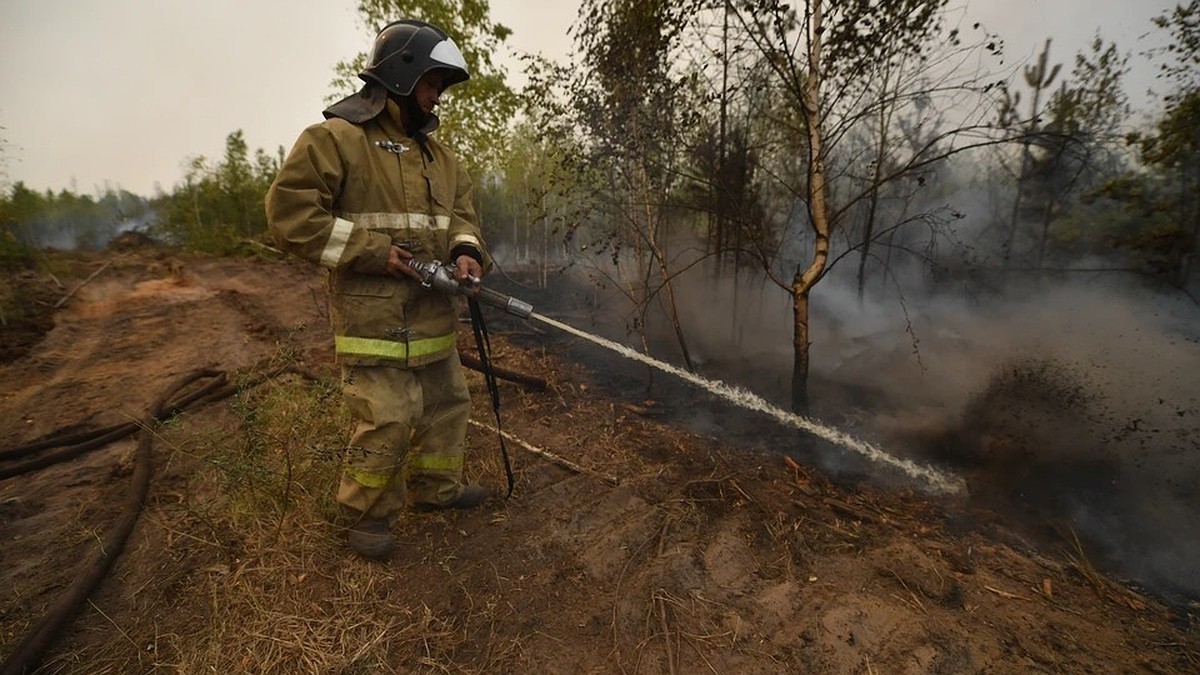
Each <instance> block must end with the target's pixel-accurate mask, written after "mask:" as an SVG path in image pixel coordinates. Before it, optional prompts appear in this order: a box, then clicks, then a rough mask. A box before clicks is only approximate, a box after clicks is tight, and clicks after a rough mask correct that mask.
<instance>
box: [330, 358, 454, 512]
mask: <svg viewBox="0 0 1200 675" xmlns="http://www.w3.org/2000/svg"><path fill="white" fill-rule="evenodd" d="M342 380H343V393H344V395H345V400H346V406H347V408H348V409H349V411H350V414H351V417H352V418H353V419H354V421H355V429H354V432H353V433H352V435H351V439H350V443H349V448H348V449H347V451H346V465H345V469H344V471H343V474H342V480H341V485H340V487H339V489H338V501H339V502H341V503H342V504H345V505H347V506H350V507H352V508H354V509H357V510H359V511H362V512H366V513H368V514H369V515H371V516H372V517H377V518H384V517H386V518H389V519H390V518H392V517H394V516H395V514H396V513H398V512H399V511H400V510H401V509H403V508H404V507H405V506H406V504H407V501H414V502H420V503H429V504H446V503H449V502H451V501H453V500H454V499H456V498H457V497H458V495H459V493H460V492H461V491H462V467H463V444H464V442H465V440H466V434H467V420H468V419H469V417H470V414H471V400H470V393H469V392H468V390H467V381H466V377H465V376H464V375H463V371H462V366H461V365H460V363H459V360H458V353H457V352H453V351H452V352H451V355H450V357H449V358H445V359H442V360H440V361H436V362H434V363H431V364H429V365H427V366H423V367H420V368H411V369H408V368H392V367H387V366H371V367H366V366H346V367H343V369H342ZM410 449H411V451H410Z"/></svg>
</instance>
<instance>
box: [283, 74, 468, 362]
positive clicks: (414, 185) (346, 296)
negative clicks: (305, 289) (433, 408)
mask: <svg viewBox="0 0 1200 675" xmlns="http://www.w3.org/2000/svg"><path fill="white" fill-rule="evenodd" d="M325 115H326V117H327V118H328V119H326V120H325V121H324V122H321V123H319V124H314V125H312V126H310V127H308V128H307V129H305V130H304V132H303V133H302V134H301V135H300V137H299V139H298V140H297V141H296V144H295V146H294V147H293V148H292V150H291V152H290V153H289V154H288V156H287V158H286V159H285V160H284V162H283V165H282V166H281V167H280V171H279V174H278V176H277V177H276V179H275V182H274V183H273V184H272V185H271V188H270V189H269V190H268V192H267V198H266V209H267V222H268V226H269V228H270V231H271V233H272V234H273V235H274V237H275V238H276V240H277V241H278V243H279V245H280V247H282V248H283V249H284V250H286V251H288V252H290V253H293V254H295V255H298V256H300V257H302V258H305V259H307V260H309V261H312V262H315V263H318V264H320V265H321V266H323V267H325V268H327V269H328V270H329V274H328V277H327V281H328V286H329V293H330V318H331V321H332V324H333V333H334V338H335V346H336V350H337V355H338V359H339V361H340V362H341V363H342V364H344V365H351V366H373V365H393V366H401V367H416V366H421V365H424V364H427V363H431V362H433V361H437V360H439V359H443V358H445V357H447V356H448V355H449V354H450V353H451V352H452V351H454V349H455V325H456V312H455V308H454V306H453V304H452V303H453V300H452V298H450V297H449V296H447V295H444V294H442V293H438V292H436V291H434V290H431V289H426V288H422V287H421V285H420V284H419V283H418V282H416V281H414V280H412V279H410V278H408V277H403V278H397V277H395V276H392V275H389V274H388V273H387V272H386V271H385V270H386V267H385V266H386V263H387V259H388V251H389V248H390V247H391V246H392V244H393V243H396V244H402V245H404V246H405V247H406V248H408V249H409V250H411V251H413V252H414V253H415V254H416V255H417V257H418V258H422V259H429V258H433V259H437V260H441V261H445V262H451V261H452V256H454V257H456V256H457V255H459V254H462V253H467V254H469V255H472V256H473V257H475V258H476V259H477V260H479V261H480V262H481V263H482V264H483V265H484V266H485V268H486V267H487V266H488V262H489V261H488V260H487V259H486V255H487V254H486V249H485V247H484V245H483V242H482V237H481V234H480V231H479V228H478V226H477V224H476V222H477V221H476V217H475V210H474V206H473V205H472V202H471V189H472V188H471V181H470V178H469V177H468V176H467V174H466V172H465V171H464V170H463V169H462V167H461V166H460V165H459V163H458V160H457V159H456V158H455V157H454V155H453V154H452V153H451V152H450V151H448V150H447V149H446V148H444V147H443V146H442V145H440V144H439V143H438V142H437V141H436V140H434V139H432V138H429V137H428V136H427V133H428V132H429V131H432V128H434V127H436V122H437V119H436V117H433V118H432V119H431V124H427V125H426V128H425V129H423V130H422V131H420V132H417V133H415V134H413V135H409V134H408V132H406V130H405V128H404V125H403V124H402V122H401V117H400V110H399V107H398V106H397V104H396V102H395V101H393V100H391V99H388V98H387V97H386V95H384V94H381V93H380V92H379V91H378V90H372V88H371V87H367V88H364V90H363V92H361V93H360V94H356V95H354V96H351V97H348V98H347V99H345V100H343V101H342V102H340V103H339V104H336V105H334V106H332V107H330V108H329V109H327V110H326V111H325Z"/></svg>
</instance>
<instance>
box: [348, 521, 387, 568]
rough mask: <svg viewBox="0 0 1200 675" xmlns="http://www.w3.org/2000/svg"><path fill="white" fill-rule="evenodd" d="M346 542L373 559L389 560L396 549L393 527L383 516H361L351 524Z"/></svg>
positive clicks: (362, 554) (364, 555)
mask: <svg viewBox="0 0 1200 675" xmlns="http://www.w3.org/2000/svg"><path fill="white" fill-rule="evenodd" d="M346 542H347V543H348V544H350V548H351V549H352V550H353V551H354V552H355V553H357V554H359V555H361V556H362V557H364V558H370V559H372V560H387V559H388V558H390V557H392V553H394V552H395V551H396V540H395V539H393V538H392V529H391V527H389V526H388V521H386V520H384V519H382V518H371V517H370V516H365V515H364V516H363V517H361V518H359V519H358V520H357V521H355V522H354V524H353V525H351V526H350V530H349V532H348V533H347V534H346Z"/></svg>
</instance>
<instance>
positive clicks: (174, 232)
mask: <svg viewBox="0 0 1200 675" xmlns="http://www.w3.org/2000/svg"><path fill="white" fill-rule="evenodd" d="M281 152H282V151H280V153H281ZM279 156H280V155H279V153H277V155H276V156H275V157H272V156H270V155H268V154H267V153H266V152H264V151H263V150H262V149H259V150H256V151H255V154H254V161H251V159H250V150H249V147H248V145H247V144H246V140H245V135H244V134H243V132H242V130H240V129H239V130H237V131H234V132H232V133H230V134H229V135H228V136H226V138H225V153H224V155H223V156H222V158H221V160H220V161H219V162H217V163H216V164H210V162H209V160H208V159H207V158H205V157H204V156H202V155H198V156H195V157H192V158H190V159H189V160H188V164H187V171H186V172H185V173H184V178H183V182H182V184H180V185H177V186H176V187H175V190H174V191H173V192H172V193H171V194H170V195H169V196H167V197H166V198H165V199H164V200H163V201H162V203H161V204H160V205H159V210H160V212H159V220H158V224H157V229H158V230H159V231H161V232H163V233H164V234H166V235H167V236H168V237H169V238H170V239H172V240H173V241H175V242H176V243H178V244H179V245H181V246H184V247H187V248H191V249H194V250H199V251H207V252H211V253H232V252H234V251H236V250H238V249H239V248H240V247H241V245H242V242H243V241H244V240H246V239H252V238H255V237H258V236H261V235H262V234H263V233H264V232H265V231H266V226H267V224H266V215H265V213H264V212H263V209H262V203H263V199H264V198H265V196H266V193H267V188H268V187H270V185H271V181H273V180H274V178H275V174H276V172H278V170H279V164H280V159H279Z"/></svg>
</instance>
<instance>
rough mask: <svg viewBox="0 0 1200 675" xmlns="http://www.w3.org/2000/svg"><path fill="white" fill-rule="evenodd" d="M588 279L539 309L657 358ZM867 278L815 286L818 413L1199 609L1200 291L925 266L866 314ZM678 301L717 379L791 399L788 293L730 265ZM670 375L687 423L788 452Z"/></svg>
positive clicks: (707, 272)
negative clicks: (1198, 298)
mask: <svg viewBox="0 0 1200 675" xmlns="http://www.w3.org/2000/svg"><path fill="white" fill-rule="evenodd" d="M578 269H579V270H580V271H579V273H578V274H575V275H574V276H575V282H574V283H572V281H571V278H572V274H556V275H554V280H555V281H554V284H552V285H553V286H554V289H547V291H545V292H544V294H543V295H541V296H540V297H539V298H538V301H535V302H534V304H535V308H537V309H538V310H539V311H540V310H541V309H543V308H545V309H547V310H548V311H549V312H550V313H551V314H552V315H554V316H557V317H559V318H563V319H564V320H566V321H567V322H568V323H572V324H573V325H576V326H579V327H583V328H586V329H587V330H591V331H593V332H597V333H601V334H605V336H606V337H609V338H612V339H617V340H620V341H624V342H625V343H626V344H629V345H631V346H634V347H635V348H637V349H639V350H640V347H641V346H640V344H639V341H638V340H636V339H635V338H634V337H633V334H632V333H630V332H629V331H628V327H629V326H630V320H629V313H628V309H627V305H626V304H625V303H624V302H623V301H622V299H621V298H620V297H619V296H620V294H619V293H616V292H614V289H613V288H612V287H611V285H609V287H607V288H601V287H600V286H599V285H597V283H596V282H597V277H596V276H595V272H592V273H587V271H586V269H587V268H578ZM852 272H853V269H852V266H851V265H841V266H839V267H838V268H836V269H835V270H834V271H833V272H832V273H831V274H830V275H829V276H827V277H826V278H825V279H823V280H822V281H821V283H820V284H818V286H817V287H816V288H815V290H814V291H813V294H812V309H811V317H810V319H811V321H810V332H811V340H812V345H811V348H810V356H811V371H810V377H809V394H810V399H811V403H812V410H811V413H812V415H813V417H814V418H815V419H817V420H820V421H821V422H822V423H827V424H830V425H833V426H834V427H837V428H838V429H842V430H844V431H846V432H848V433H851V434H854V435H855V436H857V437H859V438H863V439H865V440H867V441H869V442H872V443H875V444H877V445H879V446H880V447H881V448H882V449H883V450H884V451H886V452H888V453H892V454H896V455H898V456H901V457H908V458H911V459H913V460H914V461H917V462H921V463H932V464H933V465H935V466H943V467H946V468H948V469H949V470H951V471H954V472H958V473H960V475H962V476H963V477H964V478H965V479H966V480H967V481H968V489H969V491H970V493H971V503H972V505H974V506H976V507H983V508H987V509H989V510H993V511H995V512H998V513H1000V514H1001V515H1002V516H1004V517H1005V518H1006V519H1007V522H1009V523H1011V524H1012V526H1013V527H1014V528H1017V529H1019V530H1021V531H1023V532H1025V533H1026V534H1027V535H1029V536H1034V537H1039V538H1040V540H1041V541H1042V542H1043V544H1049V545H1051V546H1052V547H1055V546H1057V547H1061V548H1063V549H1070V548H1071V547H1072V544H1071V543H1070V541H1071V535H1070V532H1072V531H1073V532H1075V533H1077V534H1078V535H1079V537H1080V539H1081V540H1082V542H1083V544H1084V547H1085V551H1086V553H1087V554H1088V555H1089V557H1090V558H1091V559H1092V560H1093V562H1096V563H1097V564H1098V565H1100V566H1102V567H1104V568H1105V569H1108V570H1109V571H1112V572H1115V573H1117V574H1118V575H1121V576H1124V577H1126V578H1128V579H1131V580H1133V581H1135V582H1137V583H1140V584H1142V585H1144V586H1146V587H1148V588H1150V589H1152V590H1153V591H1155V592H1157V593H1158V594H1160V595H1162V596H1164V597H1167V598H1173V599H1179V598H1196V597H1200V577H1197V576H1196V575H1195V574H1194V571H1193V570H1194V560H1196V559H1200V519H1198V518H1196V514H1198V513H1200V489H1197V488H1200V388H1198V387H1197V385H1196V373H1200V311H1198V310H1197V307H1196V305H1195V304H1194V303H1193V302H1192V301H1191V300H1190V299H1188V298H1187V297H1186V296H1183V295H1182V294H1179V295H1173V294H1170V293H1165V292H1161V291H1158V290H1155V289H1152V288H1149V287H1145V286H1142V285H1141V284H1140V282H1139V281H1138V279H1137V278H1136V277H1133V276H1132V275H1124V274H1120V273H1107V274H1101V273H1098V274H1089V275H1075V276H1074V277H1072V278H1063V277H1058V278H1051V277H1049V276H1044V277H1041V278H1031V279H1028V280H1027V281H1026V282H1025V283H1023V284H1014V283H1011V281H1010V282H1009V283H1008V284H1007V288H1008V289H1009V290H1008V291H1007V292H1005V293H1000V292H997V291H994V290H984V291H982V292H980V291H977V290H976V289H978V288H979V287H975V289H970V290H972V292H963V290H964V289H968V286H967V284H965V283H964V284H957V285H948V284H946V283H945V280H944V279H933V278H931V277H930V276H929V275H928V274H925V273H922V272H921V270H920V269H919V268H918V267H916V266H914V267H913V268H912V269H911V270H908V271H904V270H903V269H900V268H898V269H897V277H898V278H897V279H896V282H895V285H893V286H892V287H891V289H890V291H889V292H886V293H881V292H879V289H880V286H879V285H876V286H875V288H874V289H873V291H871V290H869V292H868V293H867V294H866V295H865V297H864V299H863V300H862V301H861V302H860V300H859V298H858V290H857V283H856V279H854V278H853V274H852ZM876 283H877V282H876ZM948 286H953V291H952V292H947V291H946V290H945V289H946V288H947V287H948ZM901 288H902V289H903V290H899V289H901ZM563 289H570V290H566V291H564V290H563ZM675 291H676V299H677V302H678V308H679V312H680V322H681V325H682V328H683V331H684V335H685V339H686V341H687V346H688V349H689V351H690V353H691V355H692V357H693V361H694V363H695V364H696V366H697V370H698V372H699V373H700V374H701V375H703V376H705V377H709V378H715V379H720V380H722V381H724V382H728V383H730V384H733V385H736V386H739V387H742V388H745V389H747V390H749V391H751V392H754V393H755V394H757V395H759V396H761V397H763V398H764V399H766V400H769V401H771V402H772V403H774V404H775V405H778V406H780V407H787V406H788V405H789V403H790V400H789V390H788V389H789V383H790V380H791V369H792V346H791V343H792V319H793V317H792V308H791V300H790V296H789V295H788V293H787V292H786V291H785V290H783V289H781V288H778V287H777V286H775V285H774V284H772V283H770V282H766V281H764V279H763V276H762V274H761V273H749V272H747V273H743V274H741V275H738V276H735V275H734V273H733V272H732V271H731V268H730V267H721V266H719V265H717V264H716V263H705V264H701V265H697V266H695V267H693V268H692V269H690V270H689V271H688V272H686V273H684V274H683V275H681V276H679V277H677V278H676V279H675ZM512 292H514V294H516V295H518V297H522V296H523V295H524V294H526V293H529V292H530V289H513V291H512ZM560 296H561V297H560ZM563 302H566V303H571V304H572V305H573V308H570V307H567V306H565V305H563V304H561V303H563ZM663 316H664V315H663V313H662V312H659V311H656V312H652V313H651V314H650V319H651V320H650V322H649V323H648V324H647V325H646V326H645V328H646V330H647V335H648V338H649V341H650V345H651V352H652V353H653V354H654V355H655V356H657V357H659V358H660V359H664V360H667V361H670V362H672V363H675V364H680V363H681V359H680V357H679V354H680V349H679V347H678V344H677V340H676V338H675V334H674V330H673V327H672V326H671V324H670V322H668V321H666V320H664V319H663ZM589 358H591V359H595V362H597V363H603V370H602V372H604V378H605V379H608V380H612V381H620V382H622V383H625V384H626V385H628V383H629V382H631V381H637V380H639V379H640V380H645V379H646V377H647V375H646V373H645V371H644V370H642V371H641V372H639V371H638V370H637V369H636V367H634V368H633V369H632V370H631V371H622V370H621V369H622V368H624V367H625V365H624V364H621V363H617V361H619V360H618V359H615V358H614V357H612V356H610V355H595V354H593V355H591V356H590V357H589ZM622 372H623V373H624V374H622ZM631 373H632V374H631ZM662 379H664V378H662V377H661V376H660V377H659V379H658V384H656V385H655V387H656V388H657V389H658V392H659V394H658V395H659V397H660V398H661V399H663V400H671V399H672V397H678V398H679V400H680V401H681V402H682V403H681V405H680V406H679V407H678V408H677V409H676V410H677V412H678V413H679V414H680V415H685V416H686V417H685V418H683V420H682V421H686V422H688V423H691V424H699V425H702V426H703V428H704V429H705V430H707V431H709V432H712V433H722V432H723V433H727V434H729V433H732V434H735V435H737V436H738V439H737V440H738V442H747V441H750V440H752V438H753V435H754V434H758V435H760V436H764V437H767V438H768V439H769V440H770V442H776V441H777V440H778V438H777V437H773V436H772V435H771V432H770V430H768V429H765V428H764V425H762V423H761V421H758V422H757V424H756V425H755V424H745V425H743V424H740V423H738V422H737V421H736V420H731V417H733V415H731V414H729V413H728V412H714V411H713V410H712V409H709V408H708V407H706V406H704V405H698V404H697V400H696V399H695V398H689V396H690V395H689V394H686V393H684V394H680V389H673V390H672V389H668V388H667V387H669V386H670V385H669V384H668V383H665V382H662ZM630 393H632V392H630ZM634 395H636V394H634ZM677 421H680V420H677ZM767 426H769V425H767ZM846 455H847V453H840V454H839V453H829V454H825V455H822V456H820V457H819V458H818V461H820V462H821V463H822V468H824V469H826V470H828V471H831V472H835V473H836V472H839V471H849V472H851V475H853V476H856V477H857V476H860V475H861V474H862V472H863V470H864V469H863V466H862V464H861V463H857V464H856V463H854V461H853V458H851V457H847V456H846ZM884 473H886V472H884ZM883 480H887V477H886V476H885V477H884V478H883Z"/></svg>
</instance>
